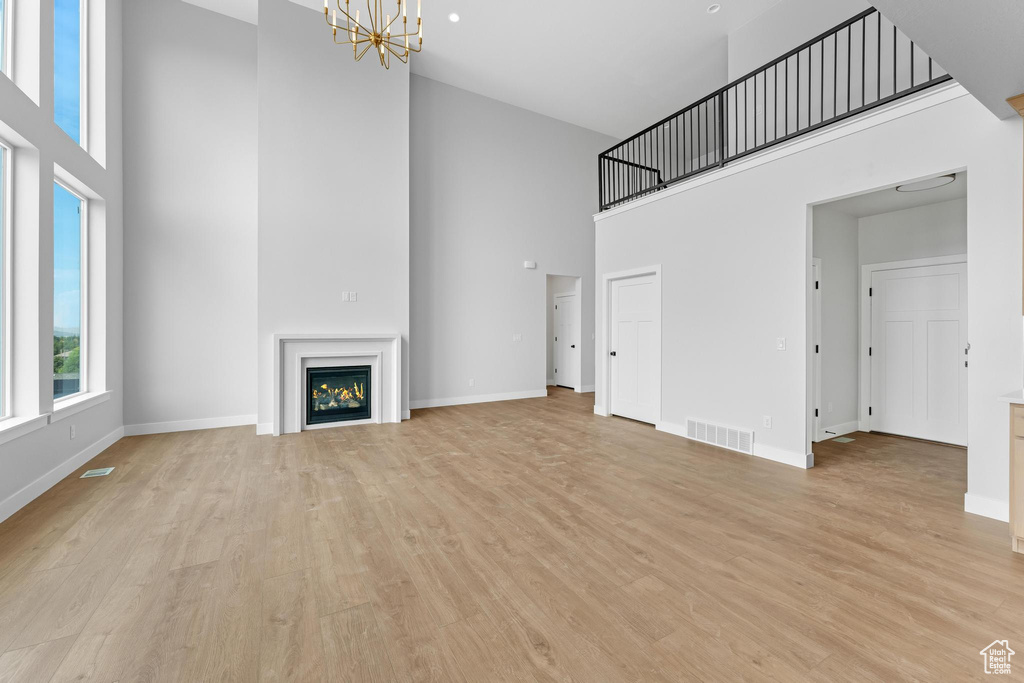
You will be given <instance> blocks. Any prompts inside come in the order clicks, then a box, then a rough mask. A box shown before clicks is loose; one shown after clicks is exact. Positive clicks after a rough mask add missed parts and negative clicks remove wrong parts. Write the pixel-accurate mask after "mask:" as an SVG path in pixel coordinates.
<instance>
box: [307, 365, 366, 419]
mask: <svg viewBox="0 0 1024 683" xmlns="http://www.w3.org/2000/svg"><path fill="white" fill-rule="evenodd" d="M370 369H371V368H370V366H369V365H352V366H342V367H333V368H306V424H307V425H319V424H326V423H329V422H347V421H349V420H368V419H370V390H371V389H370V384H371V382H370V380H371V377H370Z"/></svg>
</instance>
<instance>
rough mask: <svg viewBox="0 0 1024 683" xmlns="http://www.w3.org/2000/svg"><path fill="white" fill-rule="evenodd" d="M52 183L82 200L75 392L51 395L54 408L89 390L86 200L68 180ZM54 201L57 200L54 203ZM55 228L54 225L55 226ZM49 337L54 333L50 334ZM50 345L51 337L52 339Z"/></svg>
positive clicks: (87, 210)
mask: <svg viewBox="0 0 1024 683" xmlns="http://www.w3.org/2000/svg"><path fill="white" fill-rule="evenodd" d="M53 182H54V184H56V185H60V186H61V187H62V188H64V190H66V191H67V192H68V193H70V194H71V195H72V196H74V197H76V198H77V199H78V201H80V202H81V213H80V214H79V216H80V219H79V227H78V230H79V233H78V234H79V237H78V239H79V244H80V248H79V254H78V258H79V273H80V275H79V277H80V279H81V284H80V285H79V288H78V297H79V310H80V314H79V315H80V321H79V325H78V391H76V392H75V393H73V394H68V395H67V396H61V397H60V398H57V397H56V396H55V397H54V398H53V405H54V408H55V409H56V407H57V405H58V404H60V403H64V402H65V401H67V400H69V399H79V398H81V397H83V396H85V395H87V394H88V393H89V374H88V368H89V362H88V359H89V355H88V353H89V348H88V346H89V344H88V338H89V306H88V303H89V270H88V268H89V199H88V197H86V196H85V195H84V194H83V193H82V192H79V191H78V190H76V189H75V188H74V187H72V185H71V184H70V183H68V182H67V181H65V180H62V179H61V178H60V177H59V176H54V178H53ZM55 203H56V202H55ZM54 229H56V228H54ZM53 253H54V254H56V253H57V242H56V239H55V240H54V245H53ZM50 336H51V338H52V336H53V334H52V333H51V335H50ZM51 344H52V339H51ZM50 365H51V367H52V365H53V359H52V358H51V359H50ZM50 387H51V391H52V390H53V382H52V381H51V382H50Z"/></svg>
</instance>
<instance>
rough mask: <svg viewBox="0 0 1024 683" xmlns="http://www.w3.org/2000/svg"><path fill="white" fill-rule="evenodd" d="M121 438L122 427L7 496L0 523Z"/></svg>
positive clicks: (1, 510) (122, 433)
mask: <svg viewBox="0 0 1024 683" xmlns="http://www.w3.org/2000/svg"><path fill="white" fill-rule="evenodd" d="M122 436H124V427H118V428H117V429H115V430H114V431H112V432H110V433H109V434H107V435H106V436H104V437H103V438H102V439H100V440H99V441H96V442H94V443H93V444H92V445H90V446H86V447H85V448H84V449H83V450H81V451H79V452H78V453H76V454H75V455H73V456H71V457H70V458H68V459H67V460H65V461H64V462H62V463H61V464H59V465H57V466H56V467H54V468H53V469H52V470H50V471H49V472H47V473H46V474H44V475H43V476H41V477H39V478H38V479H36V480H35V481H33V482H31V483H29V484H27V485H26V486H24V487H23V488H22V489H21V490H19V491H17V492H15V493H13V494H12V495H10V496H8V497H7V499H6V500H3V501H0V522H2V521H4V520H5V519H7V518H8V517H10V516H11V515H13V514H14V513H15V512H17V511H18V510H20V509H21V508H23V507H25V506H26V505H28V504H29V503H31V502H32V501H33V500H35V499H36V498H38V497H39V496H41V495H42V494H44V493H46V492H47V491H48V490H50V488H52V487H53V486H54V485H56V484H57V483H58V482H60V481H61V480H62V479H64V477H66V476H68V475H69V474H71V473H72V472H74V471H75V470H77V469H78V468H79V467H81V466H82V465H84V464H85V463H87V462H89V461H90V460H92V459H93V458H95V457H96V456H97V455H99V454H100V453H102V452H103V451H105V450H107V449H108V448H110V447H111V446H113V445H114V444H115V443H117V442H118V441H119V440H120V439H121V437H122Z"/></svg>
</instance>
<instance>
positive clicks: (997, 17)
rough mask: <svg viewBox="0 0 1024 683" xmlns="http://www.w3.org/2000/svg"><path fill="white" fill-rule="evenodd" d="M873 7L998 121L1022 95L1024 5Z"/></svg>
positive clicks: (916, 2)
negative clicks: (1010, 98) (1011, 102)
mask: <svg viewBox="0 0 1024 683" xmlns="http://www.w3.org/2000/svg"><path fill="white" fill-rule="evenodd" d="M873 4H874V5H875V6H876V7H877V8H878V9H879V10H880V11H881V12H882V14H884V15H885V16H886V17H887V18H888V19H889V20H890V21H894V22H896V25H897V26H899V27H900V30H901V31H903V32H904V33H905V34H907V36H909V37H910V38H911V39H912V40H914V41H915V42H916V43H917V44H918V45H920V46H921V48H922V49H923V50H924V51H925V52H927V53H928V55H929V56H931V57H934V58H935V61H937V62H938V63H939V64H941V65H942V68H944V69H945V70H946V71H948V72H949V73H950V74H952V76H953V78H955V79H956V80H957V81H959V82H960V84H961V85H962V86H964V87H965V88H967V89H968V90H969V91H970V92H971V94H972V95H974V96H975V97H976V98H977V99H978V100H979V101H981V103H982V104H984V105H985V106H986V107H988V108H989V109H990V110H991V111H992V113H993V114H995V115H996V116H998V117H999V118H1001V119H1005V118H1010V117H1015V116H1016V115H1017V112H1016V111H1014V110H1013V108H1012V107H1010V105H1008V104H1007V103H1006V99H1007V98H1009V97H1014V96H1016V95H1020V94H1021V93H1024V1H1022V0H983V1H982V2H965V1H963V0H942V1H941V2H936V0H874V2H873Z"/></svg>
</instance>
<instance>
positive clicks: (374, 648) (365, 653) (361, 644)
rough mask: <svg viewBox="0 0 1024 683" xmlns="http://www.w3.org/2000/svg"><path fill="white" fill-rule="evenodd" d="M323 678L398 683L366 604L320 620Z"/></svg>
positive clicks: (371, 609) (365, 682)
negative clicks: (323, 662) (323, 655)
mask: <svg viewBox="0 0 1024 683" xmlns="http://www.w3.org/2000/svg"><path fill="white" fill-rule="evenodd" d="M320 630H321V635H322V637H323V643H324V652H325V657H324V659H325V662H326V664H325V667H326V675H325V677H324V680H327V681H331V682H332V683H336V682H344V683H390V682H391V681H395V680H398V679H397V678H396V677H395V672H394V669H393V668H392V667H391V660H390V658H389V656H388V646H387V643H386V641H385V640H384V636H383V635H381V632H380V627H379V626H378V624H377V619H376V617H375V616H374V614H373V607H371V606H370V604H369V603H364V604H362V605H357V606H355V607H352V608H349V609H346V610H342V611H340V612H335V613H334V614H329V615H327V616H325V617H322V618H321V619H320Z"/></svg>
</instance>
